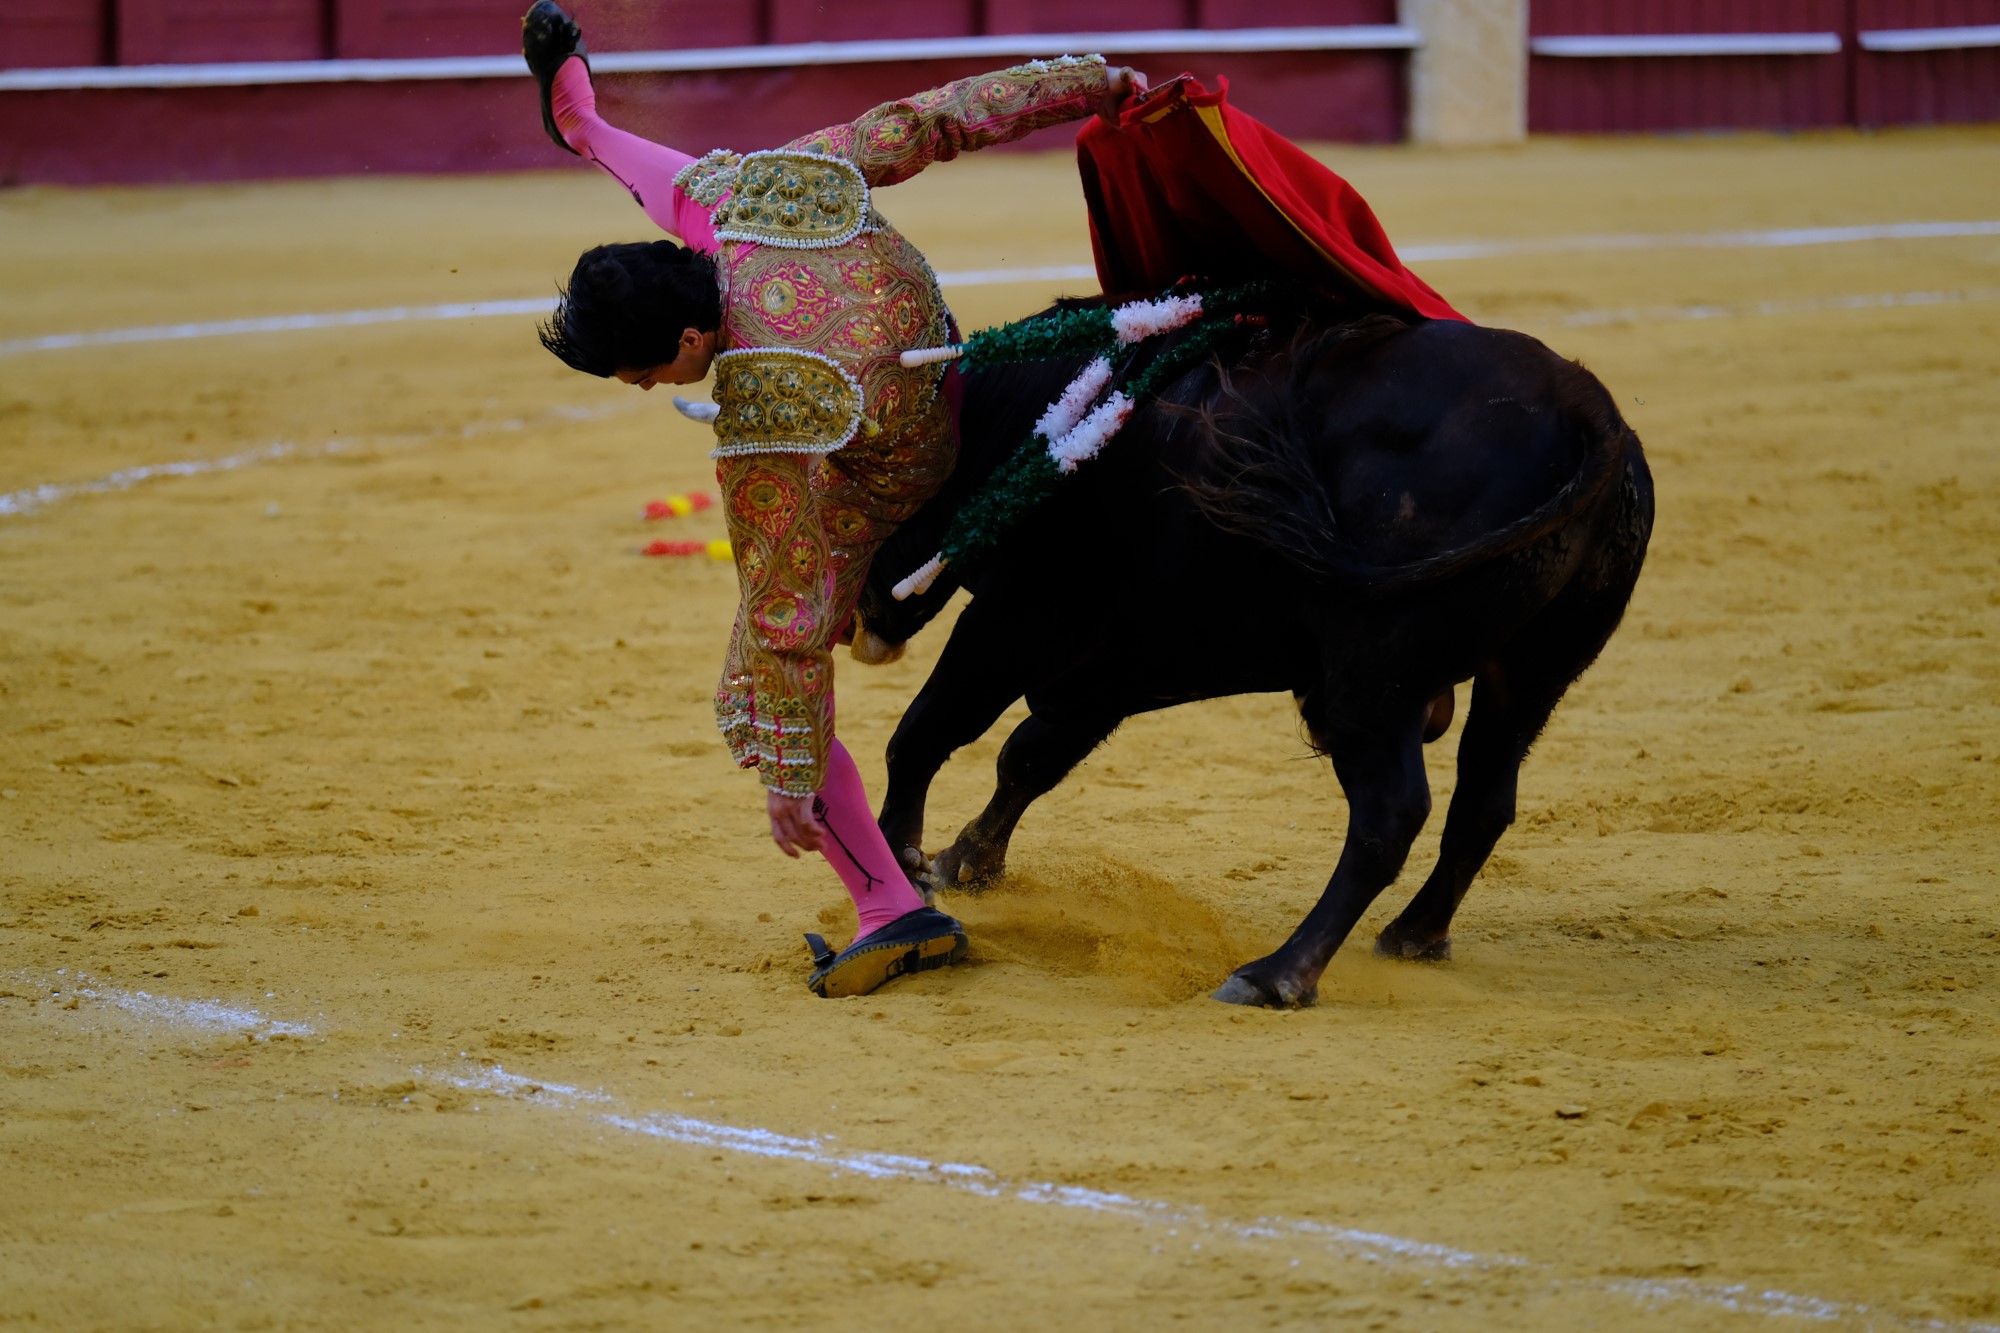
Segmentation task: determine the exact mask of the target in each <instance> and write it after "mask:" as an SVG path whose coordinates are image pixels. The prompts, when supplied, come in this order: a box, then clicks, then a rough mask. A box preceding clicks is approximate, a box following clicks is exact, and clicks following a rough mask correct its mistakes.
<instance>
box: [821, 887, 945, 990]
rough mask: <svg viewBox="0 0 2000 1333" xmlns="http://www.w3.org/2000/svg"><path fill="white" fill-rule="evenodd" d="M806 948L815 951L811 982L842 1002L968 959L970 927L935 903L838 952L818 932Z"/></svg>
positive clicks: (920, 908) (904, 916) (898, 918)
mask: <svg viewBox="0 0 2000 1333" xmlns="http://www.w3.org/2000/svg"><path fill="white" fill-rule="evenodd" d="M806 947H807V948H809V949H811V950H812V955H813V974H812V979H811V980H809V981H808V982H806V985H807V986H809V987H811V989H812V993H813V994H815V995H819V996H824V997H825V998H826V999H829V1000H837V999H839V998H840V997H841V996H843V995H866V994H868V992H870V991H872V990H874V989H875V988H877V987H878V986H881V985H883V984H884V983H886V982H890V981H893V980H895V979H896V978H897V977H906V976H909V975H910V974H911V973H913V972H928V971H930V970H931V969H933V968H938V967H948V966H950V965H951V964H953V963H955V962H957V961H958V960H959V959H961V958H963V957H965V947H966V945H965V928H964V927H963V926H961V925H959V924H958V922H956V921H954V920H952V918H950V917H948V916H946V915H945V914H944V913H943V912H940V911H938V910H937V908H935V907H919V908H918V909H917V910H916V911H914V912H905V913H904V914H903V915H902V916H899V917H897V918H896V919H895V920H894V921H891V922H890V923H889V924H888V925H886V926H884V927H882V929H880V930H878V931H876V932H875V933H874V934H872V935H869V936H866V937H865V938H863V939H862V940H861V941H860V942H859V943H856V944H850V945H848V946H847V948H845V949H843V950H842V951H841V952H839V953H837V954H836V953H835V952H834V951H833V950H832V949H830V948H828V947H827V943H826V941H825V940H824V939H822V938H821V937H820V936H818V935H812V934H808V935H807V936H806Z"/></svg>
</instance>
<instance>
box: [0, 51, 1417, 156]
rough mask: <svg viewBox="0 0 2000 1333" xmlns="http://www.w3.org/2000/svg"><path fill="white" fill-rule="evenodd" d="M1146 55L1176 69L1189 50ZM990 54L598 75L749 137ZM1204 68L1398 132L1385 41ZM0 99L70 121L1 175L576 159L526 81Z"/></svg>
mask: <svg viewBox="0 0 2000 1333" xmlns="http://www.w3.org/2000/svg"><path fill="white" fill-rule="evenodd" d="M1107 54H1109V55H1110V56H1112V57H1113V58H1116V52H1110V53H1107ZM1145 63H1146V65H1147V67H1148V68H1150V69H1152V70H1153V71H1154V72H1156V73H1158V74H1161V75H1167V74H1173V73H1178V72H1179V71H1180V70H1181V69H1183V68H1186V67H1188V65H1189V63H1190V62H1188V61H1187V60H1185V59H1182V58H1174V57H1148V58H1147V60H1146V62H1145ZM993 64H994V62H993V61H992V60H990V59H981V60H955V61H922V62H911V63H898V64H893V65H822V66H813V67H807V68H801V69H796V70H779V69H772V70H745V71H739V72H733V73H729V74H726V75H724V74H632V75H607V76H604V77H601V78H600V79H599V80H598V87H599V105H600V106H601V107H602V108H603V110H604V112H605V114H606V116H607V117H609V118H610V119H611V120H613V121H614V122H615V123H617V124H620V125H623V126H626V127H627V128H630V129H632V130H634V131H635V132H637V133H641V134H645V135H647V136H649V137H651V138H655V139H659V140H661V141H663V142H666V143H670V144H672V145H673V146H674V147H676V148H681V149H683V150H686V151H689V152H696V153H699V152H702V151H704V150H706V149H709V148H713V147H726V148H736V149H751V148H760V147H769V146H771V145H773V144H778V143H783V142H784V141H786V140H787V139H790V138H793V137H794V136H796V135H800V134H804V133H806V132H807V131H809V130H814V129H817V128H819V127H820V126H822V125H824V124H827V123H828V122H829V120H831V119H833V118H836V117H839V116H842V115H858V114H859V113H861V112H862V111H865V110H867V109H868V108H869V107H870V106H873V105H875V104H876V103H877V102H879V101H881V100H882V99H883V97H884V96H885V95H890V94H892V93H894V92H895V91H898V90H908V91H917V90H919V89H922V88H926V87H930V86H933V85H934V84H937V83H941V82H944V81H946V80H948V79H953V78H959V77H962V76H964V75H968V74H977V73H980V72H981V71H983V70H985V69H989V68H991V67H992V65H993ZM1218 65H1219V71H1218V68H1217V66H1218ZM1194 72H1196V73H1198V74H1200V75H1202V76H1203V77H1204V78H1205V79H1209V80H1210V81H1211V82H1212V81H1213V77H1214V76H1215V75H1216V74H1217V73H1218V72H1221V73H1223V74H1225V75H1226V76H1227V77H1228V78H1229V79H1230V81H1231V85H1232V90H1233V91H1232V97H1233V98H1234V99H1235V101H1236V102H1237V103H1238V104H1239V105H1240V106H1242V107H1243V108H1244V109H1245V110H1247V111H1249V112H1250V113H1251V114H1253V115H1256V116H1258V117H1259V118H1260V119H1264V120H1267V121H1269V122H1270V123H1271V124H1273V125H1275V126H1277V127H1278V128H1279V129H1281V130H1282V131H1283V132H1285V133H1287V134H1290V135H1292V136H1294V137H1298V138H1314V139H1318V138H1334V139H1345V140H1350V141H1364V142H1377V143H1386V142H1393V141H1395V140H1397V139H1400V138H1401V137H1402V135H1403V117H1402V111H1401V108H1402V106H1403V102H1404V91H1403V69H1402V62H1401V60H1400V59H1398V58H1397V55H1396V53H1393V52H1358V53H1326V54H1321V55H1289V54H1280V55H1238V56H1231V57H1228V58H1227V60H1226V61H1217V62H1214V63H1211V62H1209V61H1206V60H1204V61H1197V62H1194ZM5 96H6V101H5V103H4V106H5V107H6V108H8V109H9V112H10V114H19V115H22V116H23V117H24V118H25V123H27V124H29V125H42V126H60V127H61V129H60V132H59V133H42V132H31V133H27V134H16V135H7V136H0V183H20V182H27V181H40V182H52V183H66V184H83V183H90V182H103V181H128V182H163V181H202V180H240V179H252V178H259V177H275V176H321V175H352V174H358V173H363V172H385V171H386V172H431V171H491V170H514V169H522V168H532V167H556V166H562V165H565V164H573V163H574V162H575V160H576V159H574V158H572V157H568V156H566V155H565V154H563V153H561V152H559V151H558V150H557V149H556V148H555V146H554V145H552V144H550V143H549V141H548V140H547V139H546V138H544V137H543V135H542V129H541V119H540V117H539V116H538V115H537V113H536V101H535V86H534V84H533V83H532V82H530V81H529V80H527V79H525V78H521V79H463V80H444V81H435V82H405V83H332V84H277V85H269V86H264V87H254V88H187V89H126V90H115V91H114V90H96V91H91V90H84V91H68V92H41V93H11V94H7V95H5ZM1074 135H1075V129H1074V127H1057V128H1055V129H1050V130H1044V131H1042V132H1041V133H1040V134H1038V135H1036V136H1033V137H1032V138H1031V139H1029V140H1027V141H1025V146H1027V147H1030V148H1057V149H1059V148H1062V147H1064V146H1066V145H1067V144H1068V143H1070V142H1071V141H1072V140H1073V138H1074Z"/></svg>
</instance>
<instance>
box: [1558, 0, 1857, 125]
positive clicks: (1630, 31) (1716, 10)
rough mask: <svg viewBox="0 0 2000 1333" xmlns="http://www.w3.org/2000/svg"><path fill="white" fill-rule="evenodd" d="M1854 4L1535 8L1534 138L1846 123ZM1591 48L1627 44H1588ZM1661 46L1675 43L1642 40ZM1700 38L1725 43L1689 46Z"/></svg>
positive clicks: (1705, 1)
mask: <svg viewBox="0 0 2000 1333" xmlns="http://www.w3.org/2000/svg"><path fill="white" fill-rule="evenodd" d="M1848 3H1849V0H1535V2H1534V3H1533V4H1532V5H1531V6H1530V8H1529V23H1530V27H1529V33H1530V51H1531V55H1530V57H1529V71H1528V128H1529V129H1530V130H1532V131H1535V132H1538V133H1558V134H1587V133H1601V132H1603V131H1607V130H1610V131H1651V130H1695V129H1805V128H1810V127H1814V126H1822V125H1840V124H1845V123H1847V121H1848V119H1849V91H1848V73H1847V66H1846V64H1845V62H1844V60H1843V56H1842V54H1841V53H1842V48H1843V34H1844V33H1845V30H1846V27H1847V23H1848V11H1847V6H1848ZM1586 37H1596V38H1604V39H1610V38H1623V39H1627V40H1626V41H1624V42H1623V43H1620V42H1616V41H1600V42H1598V43H1595V44H1591V43H1586V42H1583V41H1582V40H1581V39H1582V38H1586ZM1665 37H1673V38H1677V39H1680V40H1678V41H1676V42H1672V43H1669V42H1665V41H1651V42H1649V41H1647V40H1646V39H1648V38H1665ZM1702 38H1714V39H1729V40H1712V41H1707V42H1703V41H1701V40H1692V39H1702ZM1547 39H1557V40H1547ZM1760 39H1768V40H1760ZM1704 46H1706V47H1708V48H1710V49H1708V50H1707V51H1703V50H1702V48H1703V47H1704Z"/></svg>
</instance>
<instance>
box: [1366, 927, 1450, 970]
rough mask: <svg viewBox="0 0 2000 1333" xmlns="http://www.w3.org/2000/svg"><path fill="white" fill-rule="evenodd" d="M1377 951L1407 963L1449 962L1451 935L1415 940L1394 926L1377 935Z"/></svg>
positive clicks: (1379, 953) (1383, 956) (1380, 954)
mask: <svg viewBox="0 0 2000 1333" xmlns="http://www.w3.org/2000/svg"><path fill="white" fill-rule="evenodd" d="M1375 953H1376V956H1377V957H1380V958H1394V959H1396V960H1397V961H1399V962H1407V963H1449V962H1450V961H1451V936H1449V935H1446V936H1445V937H1444V938H1442V939H1436V940H1413V939H1409V938H1406V937H1405V936H1402V935H1398V934H1397V933H1396V932H1395V929H1394V928H1393V927H1391V928H1389V929H1387V930H1384V931H1383V932H1382V933H1381V934H1380V935H1377V936H1376V937H1375Z"/></svg>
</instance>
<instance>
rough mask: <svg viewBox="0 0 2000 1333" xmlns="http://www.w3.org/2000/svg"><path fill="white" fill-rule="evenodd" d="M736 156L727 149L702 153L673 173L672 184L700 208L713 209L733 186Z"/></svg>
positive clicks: (734, 185)
mask: <svg viewBox="0 0 2000 1333" xmlns="http://www.w3.org/2000/svg"><path fill="white" fill-rule="evenodd" d="M742 160H743V159H742V157H741V156H740V155H739V154H736V153H732V152H730V151H729V150H728V149H726V148H717V149H715V150H713V151H712V152H708V153H704V154H703V155H702V156H700V157H698V158H696V159H695V160H694V161H692V162H690V163H688V164H687V165H686V166H684V167H682V168H681V169H680V170H679V171H677V172H675V173H674V185H675V187H676V188H678V189H679V190H680V191H681V192H682V193H684V194H686V195H687V196H688V198H690V199H692V200H694V201H695V202H696V203H698V204H700V205H701V206H702V207H703V208H714V207H715V205H716V203H717V201H719V200H720V199H721V198H722V196H723V195H725V194H727V193H728V192H729V191H730V190H732V189H734V188H735V187H736V173H737V164H738V163H740V162H741V161H742Z"/></svg>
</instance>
